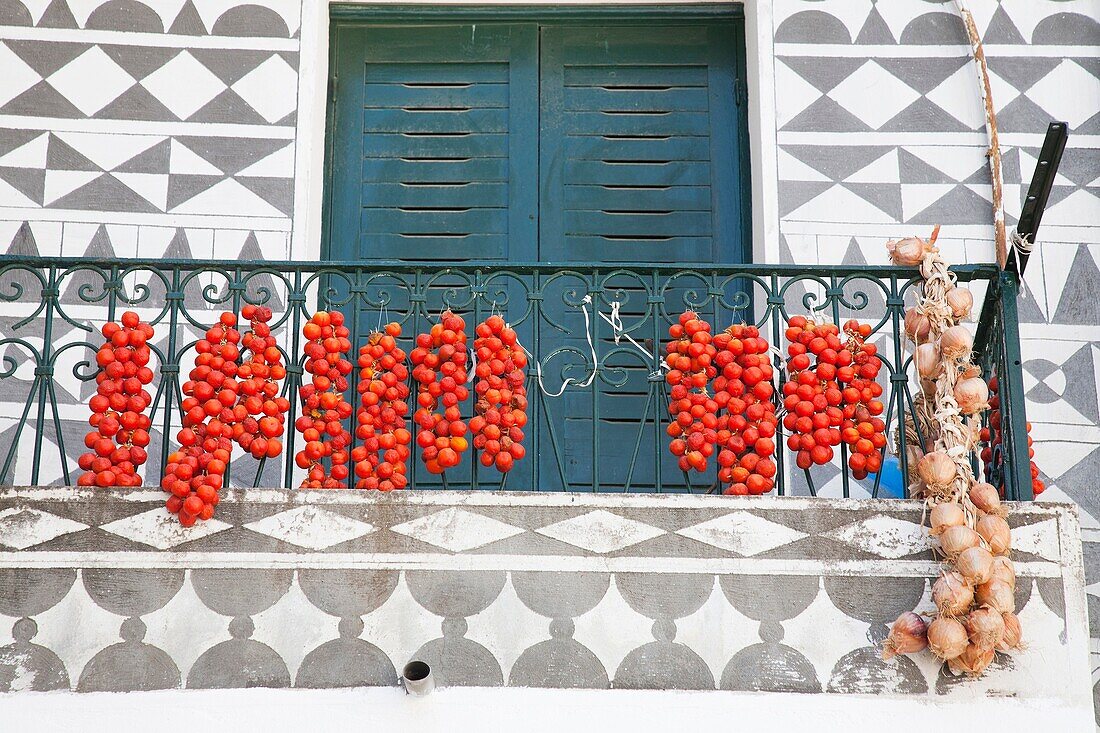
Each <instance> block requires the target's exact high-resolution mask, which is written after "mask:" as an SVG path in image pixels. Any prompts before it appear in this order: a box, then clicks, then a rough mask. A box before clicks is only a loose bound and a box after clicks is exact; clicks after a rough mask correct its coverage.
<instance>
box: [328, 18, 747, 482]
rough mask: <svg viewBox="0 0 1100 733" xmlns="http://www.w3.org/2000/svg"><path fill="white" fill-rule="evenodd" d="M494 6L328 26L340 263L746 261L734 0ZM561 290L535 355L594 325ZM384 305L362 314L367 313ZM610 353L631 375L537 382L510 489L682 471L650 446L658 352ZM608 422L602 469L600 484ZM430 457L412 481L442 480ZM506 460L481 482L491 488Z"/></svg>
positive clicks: (580, 341) (333, 201) (532, 330)
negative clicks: (555, 384)
mask: <svg viewBox="0 0 1100 733" xmlns="http://www.w3.org/2000/svg"><path fill="white" fill-rule="evenodd" d="M349 12H350V11H349ZM434 12H435V13H436V14H444V15H445V14H446V12H447V11H445V10H436V11H434ZM452 12H456V13H457V12H466V13H469V12H471V11H469V10H466V11H452ZM482 12H483V13H485V14H488V15H487V17H486V19H484V20H483V19H477V20H475V19H473V18H469V17H461V18H459V17H458V16H450V17H444V18H443V19H442V20H440V21H439V22H424V21H420V22H416V23H414V22H411V21H405V22H401V21H400V19H399V16H398V18H397V19H395V17H394V16H387V17H385V18H384V19H372V20H371V21H370V22H367V23H364V22H361V21H355V22H347V23H339V22H337V23H334V25H333V36H332V70H333V99H332V105H331V110H330V120H329V131H330V132H329V156H328V165H329V169H328V179H327V183H328V196H327V202H326V203H327V212H326V246H325V252H326V253H327V256H328V257H330V258H331V259H337V260H361V261H371V260H395V259H405V260H434V261H438V262H439V263H440V264H441V265H443V264H445V263H447V262H456V261H471V260H474V261H498V262H500V263H501V266H502V267H504V266H507V264H508V263H517V262H544V263H554V264H561V265H563V267H569V266H576V267H578V268H581V267H583V266H584V265H585V264H586V263H600V262H602V263H608V262H614V263H657V262H659V263H700V264H701V263H709V262H720V263H736V262H740V261H743V258H744V257H745V256H746V253H747V252H749V251H751V247H750V245H749V235H748V232H749V221H748V203H747V191H748V182H747V148H746V140H747V134H746V122H745V111H746V110H745V105H744V102H743V99H739V92H740V90H741V89H742V88H743V82H739V81H738V80H739V79H741V78H743V74H742V73H741V72H740V70H741V69H743V66H744V45H743V38H744V36H743V26H742V24H741V22H740V20H739V19H737V18H731V17H728V13H729V10H728V9H727V10H725V11H723V12H724V13H725V14H727V15H725V16H724V17H720V18H715V17H712V16H710V15H708V16H707V17H700V18H692V17H679V16H668V15H667V13H663V14H662V17H640V16H639V17H628V16H622V15H621V12H622V11H615V10H614V9H608V10H604V11H595V10H591V9H590V10H587V11H584V12H583V13H581V15H580V16H578V17H572V18H556V19H554V20H545V21H543V20H540V21H533V20H531V19H530V18H526V17H523V18H518V17H517V18H514V19H504V18H500V17H496V16H498V15H499V14H500V13H501V12H508V11H507V10H506V9H505V10H500V11H498V10H494V9H488V8H487V9H484V10H483V11H482ZM708 12H713V11H708ZM489 17H492V18H493V19H492V20H489V19H488V18H489ZM445 284H446V283H445V281H442V280H441V281H439V285H440V289H441V290H442V289H443V286H445ZM622 285H623V292H625V293H633V296H634V297H632V298H628V299H627V302H626V303H625V304H624V307H623V309H622V313H621V315H622V317H623V319H624V320H626V319H630V318H631V317H634V318H635V320H637V318H638V317H639V316H641V315H643V314H644V313H645V312H646V308H647V307H652V306H651V305H650V306H647V304H646V299H645V297H641V296H642V293H641V291H640V290H639V288H638V287H637V285H638V283H637V281H634V282H630V281H629V278H627V279H625V280H624V281H623V283H622ZM502 287H503V288H504V289H505V290H506V291H510V290H512V289H514V290H515V292H514V293H511V292H509V297H510V298H511V301H510V302H511V303H513V304H520V305H521V311H522V306H523V305H524V303H525V293H524V292H522V288H518V287H514V286H508V285H503V286H502ZM555 287H557V288H559V289H564V285H560V284H558V285H553V286H549V287H547V288H546V290H545V292H544V293H543V298H542V300H541V301H540V303H541V305H540V308H541V309H542V310H541V314H542V316H543V321H544V322H543V323H542V324H541V327H540V325H539V324H532V323H531V322H530V321H528V322H526V323H525V324H524V325H523V329H522V330H521V331H520V338H521V340H522V341H524V342H525V343H527V344H528V345H532V346H533V347H534V346H535V345H536V344H537V348H533V350H536V351H537V352H538V353H540V354H542V355H546V354H549V353H551V352H553V351H554V350H564V352H567V353H566V356H564V357H562V358H564V359H565V360H568V358H569V357H568V352H569V350H571V349H572V350H575V351H574V352H573V353H576V354H582V353H583V354H587V353H588V346H587V344H586V339H585V337H584V320H583V319H582V316H581V314H580V312H579V310H578V309H577V308H575V307H570V306H569V305H567V301H566V300H563V298H562V297H561V296H562V293H559V292H554V288H555ZM616 287H617V285H616ZM582 295H583V294H582ZM393 296H394V299H393V300H391V301H390V302H389V306H388V307H389V310H390V311H391V312H393V313H406V312H408V310H407V308H408V307H409V306H410V305H412V304H410V303H407V302H403V301H402V300H401V294H400V293H396V294H393ZM438 307H439V306H438V305H435V306H432V307H431V308H428V309H427V310H425V311H424V312H425V313H427V312H430V313H432V314H434V313H435V312H436V311H437V310H438ZM512 307H515V306H512ZM484 315H487V314H484ZM674 315H675V314H674ZM379 317H380V315H379V314H377V313H375V312H373V311H370V312H367V311H364V312H363V314H362V315H361V317H360V318H359V320H358V322H359V323H363V324H369V326H373V325H374V324H375V322H377V320H378V318H379ZM593 317H594V316H593ZM532 320H537V319H532ZM423 325H424V323H423V319H420V320H419V321H418V322H417V321H416V319H414V322H413V323H411V324H410V325H409V326H408V327H407V329H418V328H420V327H422V326H423ZM470 325H471V328H472V324H470ZM517 328H518V327H517ZM653 333H655V332H654V331H651V330H650V329H649V326H647V330H646V333H645V336H647V337H648V336H650V335H651V334H653ZM616 348H617V346H616V345H615V344H614V343H613V341H612V340H610V339H605V340H603V341H602V342H598V343H597V345H596V349H597V351H598V353H599V354H600V358H601V362H602V363H603V364H604V365H605V366H607V367H609V368H617V369H619V371H618V372H617V373H616V378H615V379H614V380H612V381H613V382H614V384H611V383H610V382H607V383H605V382H604V381H603V380H597V382H596V383H595V385H594V386H593V388H592V389H591V390H589V389H586V390H583V391H569V392H566V394H565V395H564V396H563V397H562V398H561V399H554V400H550V399H547V400H540V399H538V397H537V395H535V394H532V396H531V403H532V404H531V408H530V412H531V415H530V419H531V422H530V423H529V426H530V427H529V428H528V435H529V436H531V437H532V441H531V443H529V444H528V450H529V453H528V459H527V460H526V461H523V462H521V464H520V466H517V469H516V470H514V471H513V472H512V474H509V475H510V478H509V479H508V484H507V486H508V487H515V488H528V487H530V488H536V487H537V488H541V489H578V490H584V489H586V488H587V489H588V490H591V486H592V485H593V483H598V484H599V485H600V487H601V488H602V489H605V490H606V489H614V488H615V487H622V488H626V487H629V488H630V489H631V490H646V489H647V488H652V487H654V486H656V485H657V483H658V482H657V479H656V477H655V474H656V471H657V470H658V468H660V470H661V473H662V479H661V481H662V482H663V484H664V486H665V488H666V489H667V488H671V487H674V486H676V485H677V484H678V483H679V484H682V483H683V477H682V475H681V474H680V473H679V472H678V471H676V470H675V464H674V462H671V461H664V462H660V463H659V462H657V461H654V460H653V458H652V456H653V455H654V454H655V452H657V451H663V450H665V449H664V447H663V442H664V440H663V438H662V437H661V430H662V429H661V427H660V425H659V424H658V422H657V419H658V417H659V416H658V414H657V413H658V411H662V410H663V409H664V407H663V405H661V404H658V400H656V399H654V396H655V395H656V392H655V391H654V390H655V389H656V387H657V385H654V383H653V382H651V381H650V380H649V379H648V377H649V372H650V371H652V365H649V366H646V365H645V364H643V363H640V360H639V359H637V358H631V356H630V355H626V354H623V353H616ZM650 348H653V345H652V344H651V345H650ZM561 363H562V361H561V359H558V360H557V361H556V362H555V364H554V371H555V373H557V372H558V369H559V367H560V365H561ZM559 383H560V382H559ZM532 391H533V390H532ZM596 425H598V426H599V430H598V435H599V440H598V443H599V445H600V446H602V447H601V449H600V457H599V460H600V462H601V463H605V464H606V467H600V468H599V469H598V471H599V476H600V478H599V481H598V482H595V481H594V479H593V462H594V460H595V459H594V458H593V456H592V446H593V444H594V441H593V440H592V438H593V437H594V433H593V430H594V427H595V426H596ZM532 433H535V435H532ZM473 462H475V460H474V459H473V458H469V459H464V460H463V465H462V466H461V467H460V469H461V470H460V471H457V472H455V473H454V474H453V475H452V474H451V472H448V475H449V476H450V477H451V480H453V481H455V483H456V484H457V485H459V486H462V485H464V483H465V481H466V480H468V479H470V478H471V476H472V474H471V473H470V469H469V467H468V464H469V463H473ZM417 463H418V462H417ZM665 463H669V464H670V465H669V466H668V469H669V470H668V471H667V472H666V471H665V468H664V464H665ZM414 465H416V464H414ZM421 469H422V467H421V466H419V465H416V470H417V473H416V474H415V476H414V482H415V483H416V485H418V486H422V487H423V486H429V485H431V483H432V481H434V480H436V479H435V478H434V477H431V476H429V475H428V474H426V473H424V472H422V470H421ZM493 473H494V475H492V476H487V477H486V478H485V479H484V481H482V479H481V478H480V477H479V478H478V479H477V480H476V481H475V482H474V483H476V484H478V485H484V487H495V485H496V484H497V482H499V475H498V474H495V472H493ZM517 474H518V475H517ZM513 476H514V477H513ZM451 485H452V486H454V485H455V484H451ZM620 490H621V489H620Z"/></svg>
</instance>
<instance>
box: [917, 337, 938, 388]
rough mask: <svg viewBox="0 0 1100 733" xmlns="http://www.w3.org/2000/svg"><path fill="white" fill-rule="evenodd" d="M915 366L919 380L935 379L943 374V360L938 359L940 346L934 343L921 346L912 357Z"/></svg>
mask: <svg viewBox="0 0 1100 733" xmlns="http://www.w3.org/2000/svg"><path fill="white" fill-rule="evenodd" d="M913 361H914V362H915V363H916V365H917V374H919V375H920V378H921V379H928V380H931V379H936V378H937V377H939V376H940V373H941V372H943V360H942V359H941V358H940V345H939V344H937V343H934V342H929V343H925V344H921V345H919V346H918V347H917V350H916V353H915V354H914V355H913Z"/></svg>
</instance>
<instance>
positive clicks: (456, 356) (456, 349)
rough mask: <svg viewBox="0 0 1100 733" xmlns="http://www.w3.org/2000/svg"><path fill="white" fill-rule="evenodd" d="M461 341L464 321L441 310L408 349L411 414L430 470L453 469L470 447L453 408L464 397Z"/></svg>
mask: <svg viewBox="0 0 1100 733" xmlns="http://www.w3.org/2000/svg"><path fill="white" fill-rule="evenodd" d="M466 341H467V339H466V322H465V321H464V320H462V318H461V317H460V316H458V315H455V314H454V313H453V312H452V311H450V310H446V311H444V312H443V314H442V316H441V317H440V319H439V323H436V324H435V325H433V326H432V327H431V330H430V332H429V333H422V334H419V335H418V336H417V337H416V348H414V349H413V350H412V351H411V352H409V360H410V361H411V362H412V365H413V370H412V376H413V379H415V380H416V381H417V383H418V384H419V385H420V386H419V388H418V391H417V395H416V403H417V405H419V408H418V409H417V411H416V413H415V414H414V415H413V421H414V422H415V423H416V424H417V425H418V426H419V427H420V431H419V432H418V433H417V434H416V443H417V445H419V446H420V448H421V452H420V458H421V460H423V461H424V465H425V467H426V468H427V469H428V471H429V472H430V473H435V474H441V473H443V472H444V471H446V470H447V469H448V468H454V467H455V466H457V465H458V464H459V462H460V461H461V460H462V453H463V452H464V451H465V450H466V449H467V448H468V447H469V442H468V441H467V440H466V423H465V422H463V421H462V413H461V411H460V410H459V407H458V404H459V403H460V402H465V400H466V398H467V397H468V396H469V390H468V389H467V388H466V377H467V373H466V364H467V359H468V357H467V354H466ZM440 407H442V408H443V411H442V412H440V411H439V408H440Z"/></svg>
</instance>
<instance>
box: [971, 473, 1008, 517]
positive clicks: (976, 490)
mask: <svg viewBox="0 0 1100 733" xmlns="http://www.w3.org/2000/svg"><path fill="white" fill-rule="evenodd" d="M970 501H971V502H972V503H973V504H974V506H976V507H978V508H979V509H981V510H982V511H983V512H985V513H986V514H996V515H997V516H1000V517H1003V516H1004V515H1005V508H1004V506H1003V505H1002V504H1001V495H1000V493H999V492H998V491H997V489H996V488H994V486H993V484H987V483H985V482H982V481H979V482H978V483H976V484H974V485H973V486H971V487H970Z"/></svg>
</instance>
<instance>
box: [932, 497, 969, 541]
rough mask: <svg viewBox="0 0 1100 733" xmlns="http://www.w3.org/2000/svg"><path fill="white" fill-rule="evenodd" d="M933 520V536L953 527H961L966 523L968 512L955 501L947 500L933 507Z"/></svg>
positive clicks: (937, 535)
mask: <svg viewBox="0 0 1100 733" xmlns="http://www.w3.org/2000/svg"><path fill="white" fill-rule="evenodd" d="M931 522H932V530H931V534H932V536H933V537H939V536H940V535H941V534H943V533H944V532H945V531H947V530H948V529H949V528H951V527H961V526H963V525H965V524H966V512H964V511H963V508H962V507H961V506H959V505H958V504H956V503H955V502H953V501H946V502H944V503H942V504H937V505H936V506H934V507H932V515H931Z"/></svg>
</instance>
